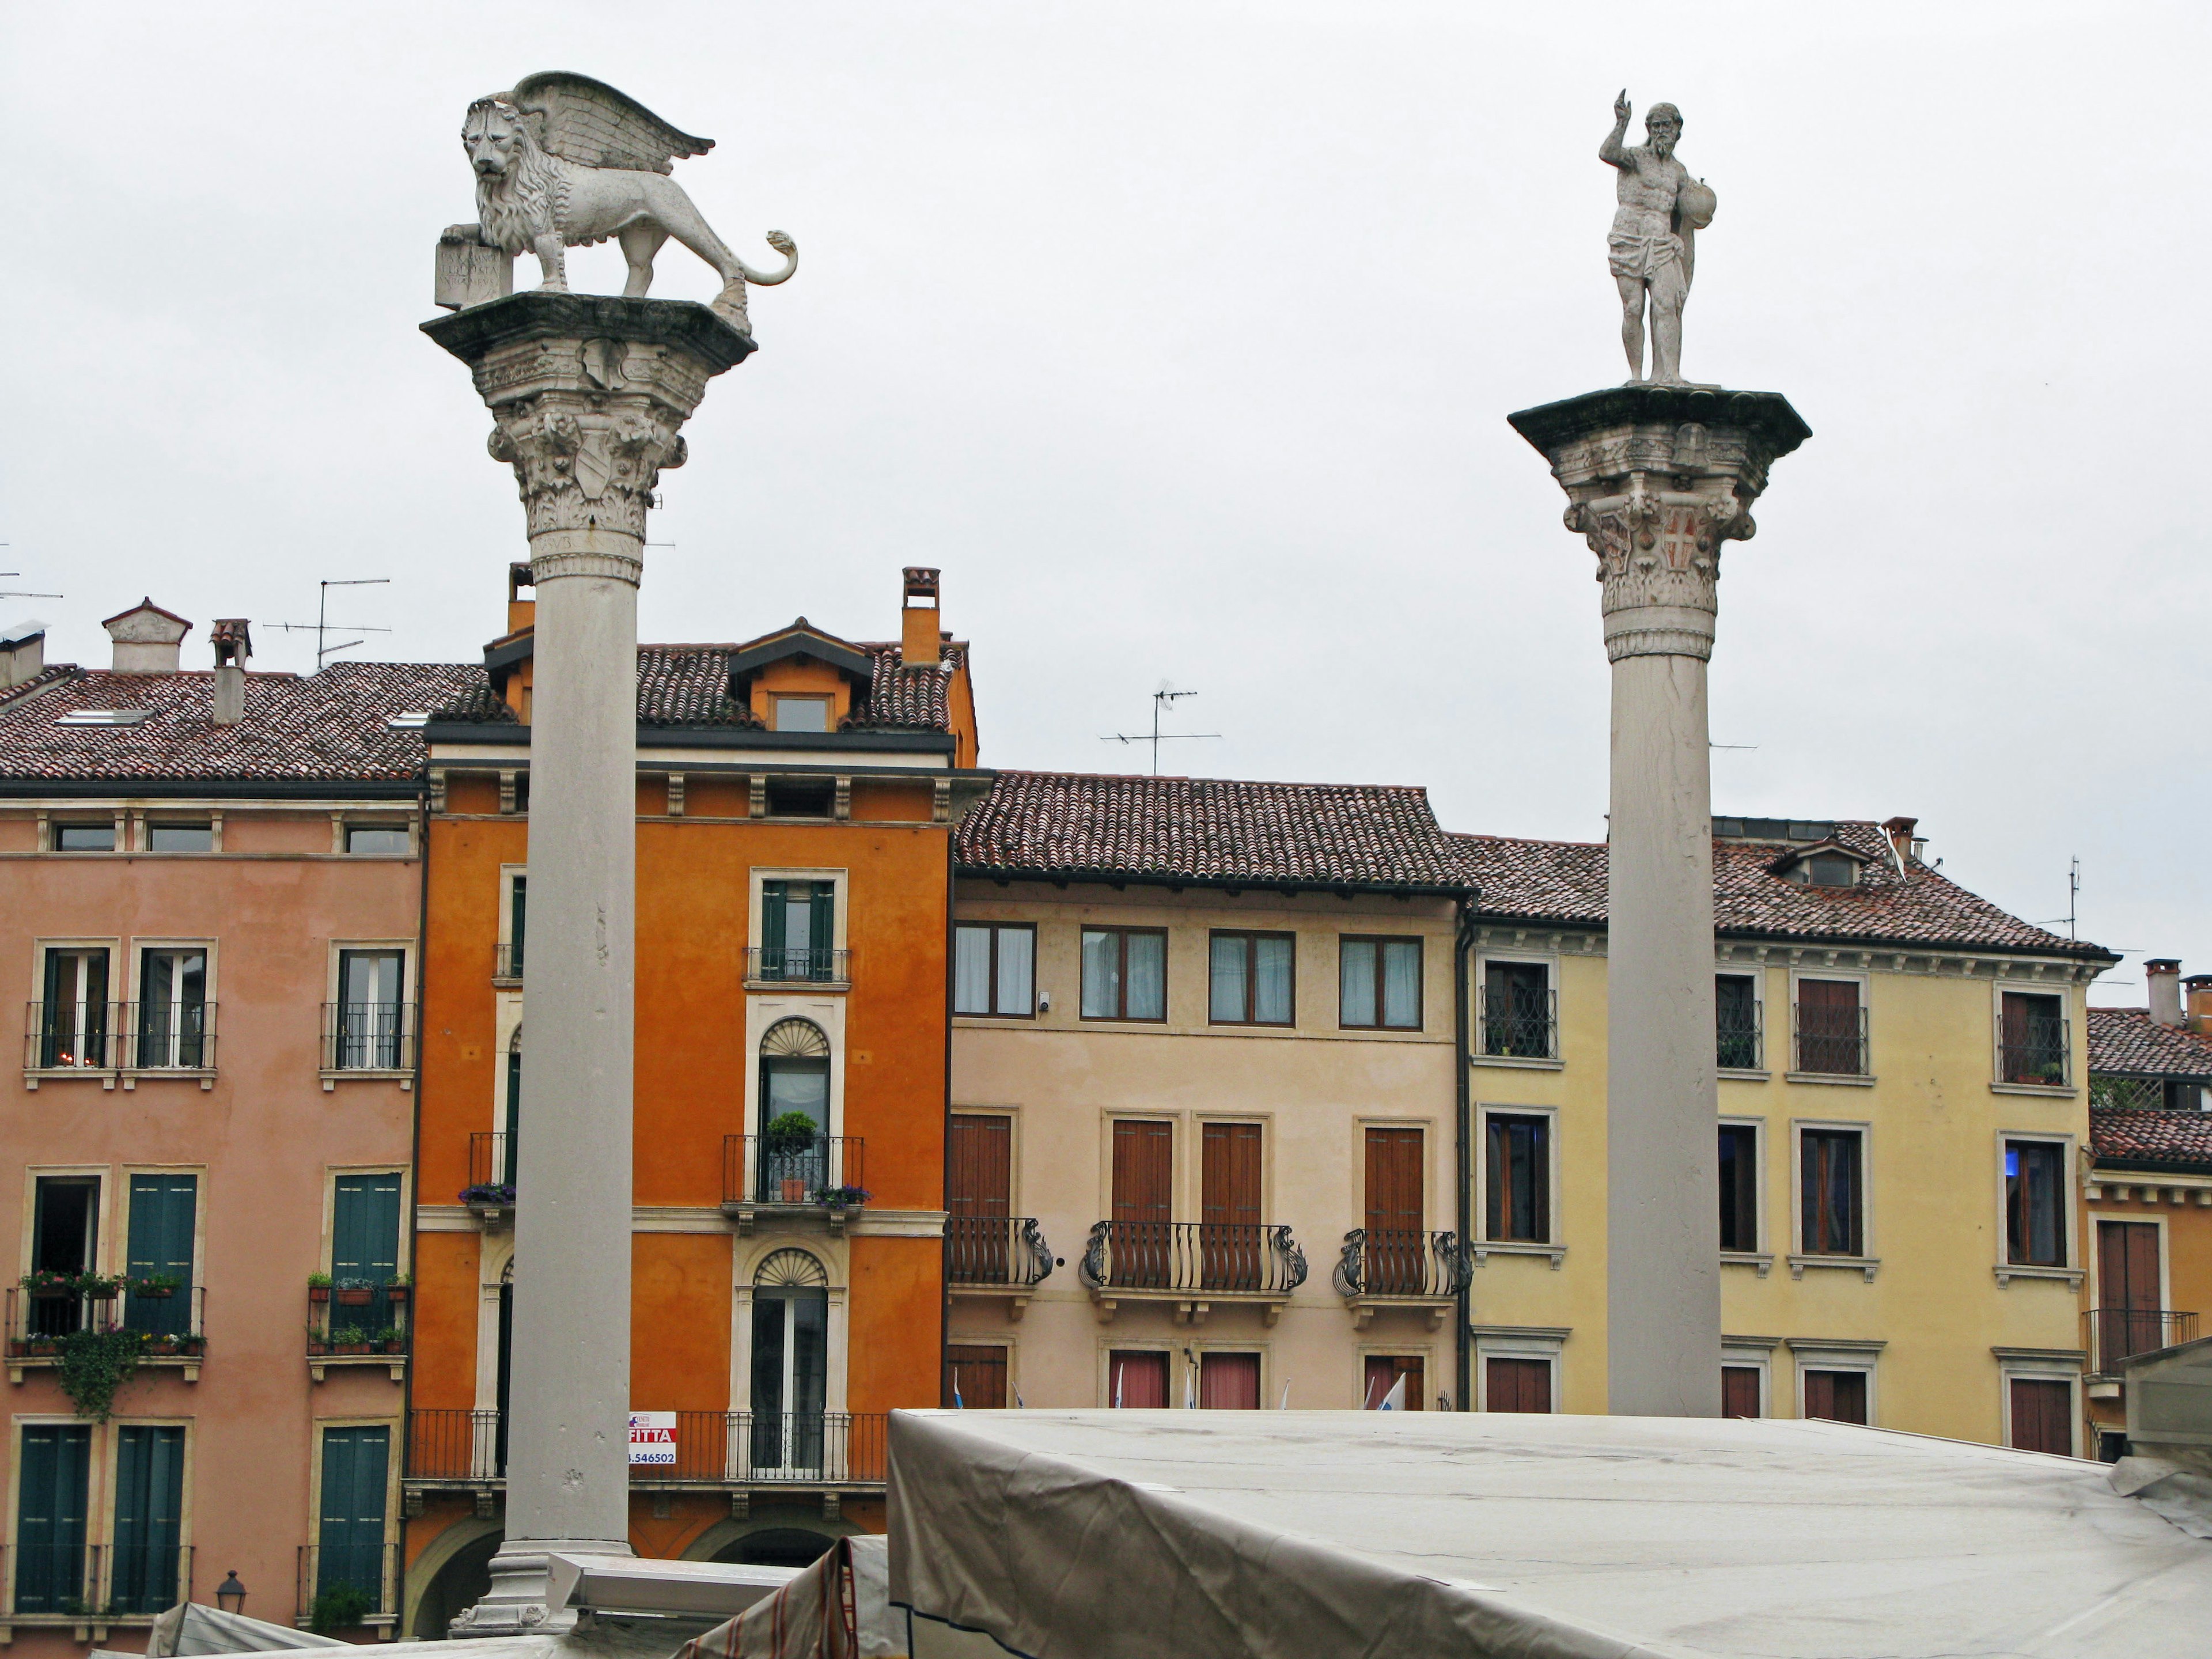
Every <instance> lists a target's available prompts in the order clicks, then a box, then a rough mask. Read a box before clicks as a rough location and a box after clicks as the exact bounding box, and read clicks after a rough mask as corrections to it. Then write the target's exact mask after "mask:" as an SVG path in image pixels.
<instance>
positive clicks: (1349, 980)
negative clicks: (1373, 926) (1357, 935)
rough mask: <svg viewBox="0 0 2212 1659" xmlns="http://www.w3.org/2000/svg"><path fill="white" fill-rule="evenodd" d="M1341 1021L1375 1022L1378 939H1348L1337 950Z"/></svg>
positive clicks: (1339, 1015)
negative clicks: (1376, 945)
mask: <svg viewBox="0 0 2212 1659" xmlns="http://www.w3.org/2000/svg"><path fill="white" fill-rule="evenodd" d="M1336 979H1337V986H1338V998H1337V1001H1338V1005H1339V1008H1338V1014H1337V1019H1338V1023H1339V1024H1345V1025H1372V1024H1375V1023H1376V1019H1375V943H1374V941H1373V940H1372V939H1346V940H1345V941H1344V942H1343V944H1342V945H1340V946H1339V947H1338V951H1337V971H1336Z"/></svg>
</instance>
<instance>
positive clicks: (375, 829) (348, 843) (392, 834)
mask: <svg viewBox="0 0 2212 1659" xmlns="http://www.w3.org/2000/svg"><path fill="white" fill-rule="evenodd" d="M407 839H408V838H407V826H406V825H405V824H404V823H349V824H348V825H346V832H345V849H346V851H347V852H349V853H381V854H387V855H388V854H394V853H401V854H404V853H405V852H407V851H409V850H410V849H409V848H408V845H407Z"/></svg>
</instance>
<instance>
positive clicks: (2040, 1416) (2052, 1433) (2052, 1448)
mask: <svg viewBox="0 0 2212 1659" xmlns="http://www.w3.org/2000/svg"><path fill="white" fill-rule="evenodd" d="M2008 1383H2009V1387H2010V1390H2011V1394H2012V1401H2011V1403H2012V1445H2013V1449H2014V1450H2015V1451H2032V1452H2048V1453H2049V1454H2050V1455H2051V1456H2053V1457H2071V1456H2073V1455H2074V1388H2073V1385H2072V1384H2071V1383H2068V1382H2067V1381H2066V1379H2065V1378H2064V1377H2063V1376H2050V1377H2044V1376H2015V1377H2012V1378H2010V1379H2008Z"/></svg>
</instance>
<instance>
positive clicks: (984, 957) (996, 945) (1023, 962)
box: [952, 921, 1036, 1019]
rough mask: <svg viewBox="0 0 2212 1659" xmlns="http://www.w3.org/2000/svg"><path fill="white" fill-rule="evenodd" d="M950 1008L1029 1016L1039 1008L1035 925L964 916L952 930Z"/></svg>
mask: <svg viewBox="0 0 2212 1659" xmlns="http://www.w3.org/2000/svg"><path fill="white" fill-rule="evenodd" d="M952 1012H954V1013H956V1014H996V1015H1000V1016H1002V1017H1003V1018H1008V1019H1028V1018H1032V1017H1034V1016H1035V1014H1036V928H1035V927H1031V926H1030V924H1029V923H1028V922H1025V921H1024V922H981V921H963V922H962V923H961V924H960V925H959V926H958V927H955V928H954V929H953V930H952Z"/></svg>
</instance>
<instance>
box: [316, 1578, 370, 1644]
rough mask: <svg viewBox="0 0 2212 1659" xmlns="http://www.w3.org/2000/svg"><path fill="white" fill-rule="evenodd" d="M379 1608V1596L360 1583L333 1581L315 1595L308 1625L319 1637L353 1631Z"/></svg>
mask: <svg viewBox="0 0 2212 1659" xmlns="http://www.w3.org/2000/svg"><path fill="white" fill-rule="evenodd" d="M375 1609H376V1601H375V1598H374V1596H372V1595H369V1593H368V1591H367V1590H365V1589H362V1588H361V1587H360V1586H359V1585H356V1584H344V1583H339V1584H332V1585H331V1587H330V1588H329V1589H326V1590H324V1591H323V1592H322V1593H321V1594H320V1595H317V1596H316V1597H315V1601H314V1606H313V1607H312V1608H311V1609H310V1610H309V1612H308V1613H307V1628H308V1629H309V1630H311V1631H313V1632H315V1634H316V1635H318V1636H328V1635H329V1634H330V1633H331V1632H332V1631H340V1630H352V1629H354V1628H355V1627H356V1626H358V1625H359V1624H360V1623H361V1621H362V1620H364V1619H366V1618H368V1615H369V1614H370V1613H373V1612H374V1611H375Z"/></svg>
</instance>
